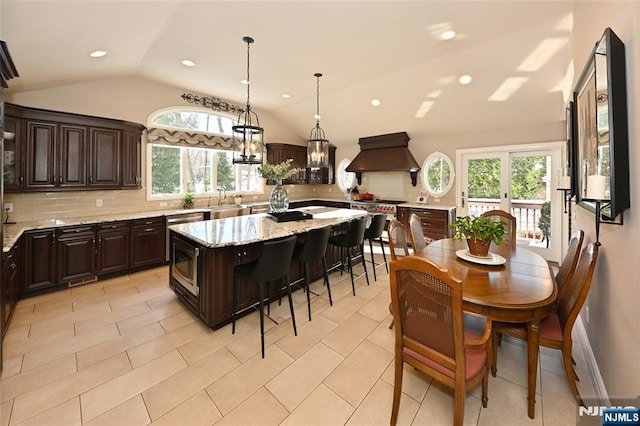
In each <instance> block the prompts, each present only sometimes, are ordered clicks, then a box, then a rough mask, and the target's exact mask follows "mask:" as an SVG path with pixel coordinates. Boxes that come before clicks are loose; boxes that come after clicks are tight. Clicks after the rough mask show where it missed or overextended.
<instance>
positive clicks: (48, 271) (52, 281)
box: [22, 229, 56, 294]
mask: <svg viewBox="0 0 640 426" xmlns="http://www.w3.org/2000/svg"><path fill="white" fill-rule="evenodd" d="M55 245H56V238H55V230H54V229H42V230H36V231H28V232H26V233H25V234H24V266H25V268H24V272H25V273H24V284H23V286H22V292H23V293H27V294H29V293H30V292H34V291H37V290H43V289H47V288H53V287H55V285H56V275H55V272H56V268H55V266H56V264H55V260H56V256H55V255H56V246H55Z"/></svg>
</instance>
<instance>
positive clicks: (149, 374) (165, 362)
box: [80, 350, 187, 421]
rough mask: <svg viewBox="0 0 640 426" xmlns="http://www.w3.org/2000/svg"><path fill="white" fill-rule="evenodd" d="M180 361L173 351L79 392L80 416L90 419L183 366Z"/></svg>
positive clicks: (169, 375)
mask: <svg viewBox="0 0 640 426" xmlns="http://www.w3.org/2000/svg"><path fill="white" fill-rule="evenodd" d="M186 366H187V364H186V363H185V362H184V360H183V359H182V357H181V356H180V354H179V353H178V351H176V350H174V351H171V352H169V353H167V354H166V355H164V356H162V357H160V358H158V359H156V360H153V361H151V362H149V363H147V364H145V365H143V366H140V367H138V368H135V369H134V370H132V371H129V372H127V373H126V374H123V375H121V376H119V377H116V378H115V379H113V380H111V381H109V382H107V383H104V384H103V385H100V386H98V387H95V388H93V389H91V390H90V391H88V392H85V393H83V394H82V395H81V397H80V401H81V404H82V419H83V421H89V420H92V419H94V418H96V417H98V416H99V415H101V414H103V413H106V412H107V411H109V410H111V409H112V408H114V407H116V406H117V405H120V404H122V403H123V402H125V401H127V400H128V399H130V398H132V397H134V396H136V395H137V394H139V393H140V392H143V391H145V390H146V389H149V388H151V387H153V386H154V385H156V384H158V383H160V382H161V381H162V380H165V379H167V378H168V377H171V376H172V375H174V374H175V373H177V372H178V371H180V370H182V369H184V368H185V367H186Z"/></svg>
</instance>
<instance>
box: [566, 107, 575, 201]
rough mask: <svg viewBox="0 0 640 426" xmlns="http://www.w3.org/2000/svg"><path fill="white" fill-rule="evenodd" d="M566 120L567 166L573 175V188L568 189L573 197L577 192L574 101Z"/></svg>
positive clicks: (568, 192) (570, 174) (568, 110)
mask: <svg viewBox="0 0 640 426" xmlns="http://www.w3.org/2000/svg"><path fill="white" fill-rule="evenodd" d="M565 120H566V126H567V129H566V135H567V146H566V150H567V152H566V155H567V161H566V163H565V164H566V166H565V167H566V168H567V169H568V170H569V176H570V177H571V189H570V190H569V191H567V196H568V197H573V196H574V195H575V194H576V167H575V158H574V157H575V148H574V135H575V113H574V104H573V101H570V102H569V103H568V104H567V107H566V109H565Z"/></svg>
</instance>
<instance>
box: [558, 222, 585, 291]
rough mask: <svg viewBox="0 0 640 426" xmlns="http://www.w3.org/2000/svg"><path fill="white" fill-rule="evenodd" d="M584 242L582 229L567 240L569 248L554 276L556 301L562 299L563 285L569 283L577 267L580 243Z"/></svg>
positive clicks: (564, 286)
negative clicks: (556, 293) (556, 288)
mask: <svg viewBox="0 0 640 426" xmlns="http://www.w3.org/2000/svg"><path fill="white" fill-rule="evenodd" d="M583 241H584V231H583V230H582V229H580V230H578V231H576V232H574V233H573V235H572V236H571V240H569V247H568V248H567V253H566V254H565V255H564V259H562V263H561V264H560V269H558V273H557V274H556V285H557V286H558V300H561V299H562V296H563V294H564V290H565V289H566V287H567V286H566V285H565V283H567V282H569V280H570V279H571V277H572V276H573V274H574V272H575V270H576V266H577V265H578V258H579V257H580V249H581V248H582V242H583Z"/></svg>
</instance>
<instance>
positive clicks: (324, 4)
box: [0, 0, 572, 145]
mask: <svg viewBox="0 0 640 426" xmlns="http://www.w3.org/2000/svg"><path fill="white" fill-rule="evenodd" d="M571 4H572V2H564V1H552V2H548V1H530V2H528V1H510V2H504V1H495V2H490V1H470V2H458V1H409V2H405V1H353V2H347V1H279V2H275V1H191V2H184V1H152V0H148V1H137V2H130V1H104V2H101V1H93V0H86V1H41V2H37V1H24V0H21V1H11V0H2V1H1V2H0V14H1V18H0V25H1V26H0V38H2V39H3V40H5V41H7V43H8V45H9V48H10V51H11V54H12V56H13V59H14V62H15V63H16V65H17V67H18V71H19V72H20V78H18V79H15V80H13V81H11V85H10V86H11V88H10V92H20V91H25V90H33V89H39V88H48V87H53V86H58V85H65V84H69V83H77V82H85V81H91V80H100V79H104V78H108V77H112V76H123V75H135V76H139V77H143V78H146V79H149V80H153V81H157V82H161V83H166V84H169V85H171V86H176V87H180V88H184V89H185V90H188V91H192V92H193V93H194V94H199V95H210V96H216V97H221V98H223V99H227V100H229V101H232V102H235V103H238V104H241V105H242V104H244V103H245V101H246V87H245V86H243V85H241V84H240V83H239V81H240V80H242V79H243V78H245V76H246V44H244V42H243V41H242V37H243V36H245V35H250V36H252V37H253V38H254V39H255V43H254V44H253V45H252V46H251V83H252V84H251V103H252V106H253V107H254V108H257V109H258V110H269V111H271V112H273V113H274V114H275V115H276V116H277V117H279V118H280V119H281V120H282V121H283V122H285V123H287V124H288V125H290V126H291V127H292V128H293V129H295V131H296V132H297V133H298V134H300V135H301V137H306V136H307V135H308V133H309V130H311V128H312V127H313V126H314V124H315V121H314V118H313V115H314V114H315V108H316V99H315V96H316V81H315V78H314V77H313V74H314V73H315V72H321V73H323V74H324V77H322V78H321V80H320V94H321V95H320V112H321V115H322V121H321V126H322V128H323V129H324V130H325V132H326V134H327V137H328V138H329V139H330V140H331V141H332V142H333V143H335V144H337V145H340V144H343V143H353V142H355V140H357V138H358V137H362V136H370V135H375V134H382V133H391V132H397V131H407V132H408V133H409V135H410V136H411V137H412V138H415V137H416V136H429V135H436V134H447V133H451V132H469V131H476V130H484V129H498V128H505V127H515V126H521V125H522V126H524V125H535V124H539V123H549V122H553V121H560V120H562V119H563V118H564V107H563V105H564V97H563V92H562V90H563V89H564V90H565V91H566V90H567V88H568V86H570V83H571V78H572V69H571V62H570V58H571V54H570V53H571V52H570V49H571V46H570V33H571V27H572V17H571ZM443 29H454V30H455V31H457V33H458V36H457V37H456V38H455V39H454V40H450V41H442V40H440V39H439V38H438V36H439V34H440V32H441V30H443ZM541 43H547V44H546V46H549V45H556V46H557V50H555V51H554V50H553V49H551V48H549V47H546V48H545V49H543V52H546V53H552V54H551V55H547V56H549V57H548V58H546V59H544V60H541V59H537V60H536V61H535V62H536V65H535V66H533V67H529V69H526V70H523V69H522V68H521V64H522V63H523V61H524V60H525V59H526V58H527V57H528V56H529V55H530V54H532V52H534V51H535V49H536V48H537V47H538V46H540V44H541ZM96 49H102V50H108V51H109V54H108V55H107V56H106V57H104V58H101V59H91V58H89V56H88V53H89V52H90V51H93V50H96ZM554 52H555V53H554ZM182 59H191V60H193V61H194V62H195V63H196V64H197V66H196V67H193V68H188V67H185V66H183V65H182V64H181V63H180V61H181V60H182ZM462 74H470V75H471V76H472V77H473V82H472V83H471V84H470V85H468V86H461V85H459V84H458V83H457V78H458V77H459V76H460V75H462ZM513 77H517V78H524V79H526V80H524V81H525V83H524V85H523V86H522V87H521V88H520V89H519V90H517V91H515V92H514V93H513V94H512V95H511V96H510V97H509V98H508V99H507V100H504V101H490V100H489V98H490V97H491V95H492V94H493V93H494V92H495V91H496V90H497V89H498V88H499V87H500V86H501V85H502V84H503V83H504V82H505V81H506V80H507V79H509V78H513ZM567 81H568V83H567ZM282 93H289V94H291V98H290V99H288V100H285V99H283V98H282V97H281V96H280V95H281V94H282ZM372 98H378V99H380V100H381V102H382V105H381V106H379V107H377V108H374V107H372V106H371V105H370V100H371V99H372ZM425 101H427V102H433V105H432V107H431V109H430V110H429V111H428V112H427V114H426V115H425V116H424V117H423V118H416V117H415V114H416V112H417V110H418V109H419V108H420V106H421V105H422V104H423V102H425Z"/></svg>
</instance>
